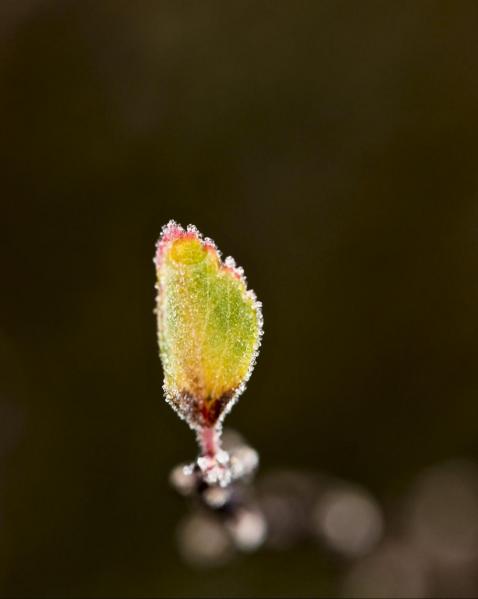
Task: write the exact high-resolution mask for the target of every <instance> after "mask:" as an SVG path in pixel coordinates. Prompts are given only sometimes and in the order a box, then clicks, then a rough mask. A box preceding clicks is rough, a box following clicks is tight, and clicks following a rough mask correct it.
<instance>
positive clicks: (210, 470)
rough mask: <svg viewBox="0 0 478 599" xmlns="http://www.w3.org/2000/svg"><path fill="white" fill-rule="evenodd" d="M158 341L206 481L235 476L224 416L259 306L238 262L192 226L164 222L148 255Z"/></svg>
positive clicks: (257, 323)
mask: <svg viewBox="0 0 478 599" xmlns="http://www.w3.org/2000/svg"><path fill="white" fill-rule="evenodd" d="M155 264H156V271H157V291H158V295H157V309H156V314H157V319H158V341H159V347H160V355H161V360H162V364H163V370H164V392H165V396H166V399H167V401H168V402H169V403H170V404H171V406H172V407H173V408H174V409H175V410H176V412H177V413H178V414H179V416H180V417H181V418H183V419H184V420H186V422H187V423H188V424H189V426H190V427H191V428H192V429H194V430H195V431H196V434H197V439H198V443H199V447H200V452H201V455H200V457H199V458H198V460H197V462H196V469H198V470H199V472H200V473H201V476H202V478H203V480H204V481H205V482H206V483H208V484H218V485H220V486H223V487H225V486H227V485H228V484H229V483H230V482H231V481H232V480H233V479H234V478H237V477H239V476H240V472H241V468H240V467H237V464H236V466H235V467H233V465H232V461H231V459H230V456H229V454H228V453H227V452H226V451H224V450H223V449H221V429H222V421H223V419H224V416H225V415H226V414H227V412H229V410H230V409H231V407H232V406H233V405H234V403H235V402H236V401H237V398H238V397H239V395H240V394H241V393H242V392H243V391H244V388H245V384H246V382H247V380H248V379H249V377H250V375H251V372H252V369H253V367H254V364H255V360H256V357H257V353H258V349H259V345H260V339H261V336H262V314H261V304H260V302H258V301H257V299H256V296H255V294H254V292H253V291H251V290H248V289H247V284H246V279H245V276H244V271H243V269H242V268H240V267H238V266H237V265H236V263H235V261H234V259H233V258H231V257H228V258H226V259H225V260H224V261H222V260H221V254H220V252H219V250H218V249H217V247H216V245H215V244H214V242H213V241H212V240H211V239H209V238H203V237H202V235H201V233H200V232H199V231H198V230H197V229H196V227H194V226H193V225H189V226H188V227H187V228H186V229H183V227H181V225H178V224H177V223H175V222H174V221H170V222H169V223H168V224H167V225H166V226H165V227H163V230H162V233H161V237H160V239H159V241H158V244H157V249H156V257H155Z"/></svg>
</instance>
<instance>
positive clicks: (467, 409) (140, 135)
mask: <svg viewBox="0 0 478 599" xmlns="http://www.w3.org/2000/svg"><path fill="white" fill-rule="evenodd" d="M477 28H478V5H477V3H476V2H473V1H470V2H468V1H465V0H463V1H459V2H452V1H450V2H438V1H437V2H429V1H426V0H423V1H420V2H416V1H412V0H411V1H401V2H379V1H377V2H374V1H366V2H354V1H353V0H349V1H347V2H343V1H325V0H310V1H302V0H299V1H292V0H290V1H269V2H266V1H255V2H249V1H245V0H244V1H233V2H219V1H216V2H209V1H204V2H194V1H186V2H182V1H175V2H165V1H146V0H145V1H143V0H141V1H139V2H125V1H117V0H115V1H113V0H101V1H100V2H97V1H95V2H90V1H84V2H73V1H67V0H63V1H50V0H2V2H1V4H0V56H1V59H0V111H1V138H0V140H1V141H0V155H1V167H0V168H1V171H2V173H1V225H2V226H1V236H0V247H1V251H0V265H1V275H2V286H1V293H0V313H1V315H0V358H1V360H0V363H1V366H0V375H1V376H0V592H1V593H2V594H3V595H9V596H20V595H21V596H39V595H51V596H59V595H62V596H112V595H118V596H135V595H136V596H192V595H203V596H204V595H209V596H213V595H214V596H215V595H233V596H254V595H256V596H268V595H269V596H271V595H276V596H277V595H283V596H287V595H306V596H312V595H314V596H321V595H334V596H336V595H341V594H347V595H348V594H353V593H358V594H360V592H364V593H365V592H371V589H372V591H374V592H376V593H377V594H379V595H382V596H384V595H386V594H387V593H388V594H389V595H393V594H394V593H398V594H400V592H401V593H402V596H404V595H403V593H406V592H410V593H411V595H413V596H428V595H430V594H431V593H432V591H431V590H430V588H431V587H430V586H427V584H428V583H427V581H426V577H425V578H424V576H425V574H423V572H422V571H421V570H420V567H421V566H420V564H422V563H423V562H424V560H425V561H426V559H428V558H426V559H425V557H424V553H423V552H422V550H421V549H420V552H421V553H420V552H419V550H418V549H417V548H416V547H417V546H416V545H414V547H415V548H414V549H413V551H415V553H414V554H413V555H414V556H415V558H413V559H412V558H410V556H409V555H408V554H407V556H405V557H403V555H401V554H400V555H399V556H398V558H397V560H398V561H397V560H396V561H397V563H398V564H399V565H400V564H402V565H403V563H404V561H403V560H405V562H406V560H407V559H408V560H409V561H408V562H406V563H407V564H409V565H410V564H412V565H411V567H412V569H413V568H415V570H417V572H418V574H417V576H418V578H419V584H418V586H417V587H412V590H411V591H410V589H408V587H407V589H405V591H404V589H403V588H401V587H400V581H401V580H403V579H406V578H407V576H405V575H401V574H400V575H396V571H397V567H396V565H395V566H394V565H393V564H392V566H390V564H389V566H390V567H391V568H392V571H393V575H392V574H391V575H388V574H387V572H388V571H387V569H386V568H385V570H384V569H383V567H382V569H380V568H378V566H377V565H376V564H377V563H378V564H379V565H380V564H382V566H383V562H384V560H385V563H387V561H386V560H387V559H389V558H390V551H391V550H390V544H391V543H392V545H393V548H394V549H393V551H395V553H397V551H398V550H397V546H398V545H397V541H390V540H387V539H393V538H400V539H401V541H400V543H399V546H400V547H401V548H402V549H403V547H405V546H406V547H410V543H411V541H410V538H411V537H413V534H412V535H411V536H410V535H409V536H406V534H405V532H404V531H405V530H408V529H407V526H408V524H407V525H403V521H404V519H405V520H406V518H405V516H403V513H404V512H403V510H404V508H403V506H404V505H408V504H409V503H410V501H412V499H410V497H412V496H413V497H415V496H416V493H417V492H418V493H419V491H413V489H417V488H418V489H420V488H422V487H423V484H425V486H426V484H431V485H432V491H430V489H429V493H428V495H429V496H430V497H431V499H430V497H428V495H427V497H428V499H429V500H430V501H431V502H432V503H433V501H434V500H435V499H436V497H437V496H438V498H440V497H441V492H440V491H438V492H437V493H434V492H433V488H434V487H433V484H435V483H436V480H437V477H438V479H439V480H442V482H443V481H445V482H444V486H445V487H446V488H449V487H450V477H451V479H452V480H455V481H458V483H457V484H458V486H460V485H462V487H463V488H465V491H466V492H465V495H466V493H468V495H466V497H467V501H468V503H467V501H465V504H466V506H467V509H468V510H469V511H468V512H466V509H465V508H464V507H463V505H462V504H460V502H459V499H460V497H461V500H463V497H462V495H463V494H462V495H460V493H458V499H456V497H455V495H453V494H452V495H453V497H452V499H451V500H450V501H448V502H445V503H446V506H445V507H446V509H448V508H449V509H454V510H455V512H456V511H459V512H460V513H461V514H463V513H465V515H466V514H468V513H469V520H466V518H465V521H464V522H462V524H461V526H462V528H461V529H460V527H459V526H458V529H457V530H458V532H456V531H455V532H456V534H455V537H453V534H452V535H451V537H450V538H452V537H453V539H455V541H456V540H457V539H458V542H462V541H463V534H465V532H466V531H470V530H471V531H472V533H473V534H472V535H471V536H470V539H468V541H469V543H468V545H466V548H467V551H468V553H466V552H465V553H466V555H465V558H464V561H463V560H462V561H459V560H458V562H459V563H458V562H457V559H458V558H456V555H455V554H453V555H455V558H454V559H455V561H453V560H451V562H450V564H451V565H450V564H448V566H447V568H451V569H453V567H455V566H456V567H457V568H458V572H459V573H460V575H459V576H458V575H456V572H455V570H453V572H455V574H454V575H456V580H457V581H458V582H457V583H456V584H457V585H458V586H456V585H455V586H453V584H454V583H448V582H447V583H446V584H448V585H449V586H448V587H447V586H446V584H445V583H444V584H445V586H443V589H448V590H447V593H448V594H450V593H451V594H452V593H456V594H458V595H461V596H463V595H464V594H466V593H467V592H468V593H470V594H471V595H473V593H475V592H477V591H476V589H477V588H478V587H477V585H476V584H475V583H476V580H475V581H473V576H474V577H475V578H476V570H475V574H473V573H472V572H473V570H472V569H470V570H469V571H468V570H466V571H465V570H463V568H466V567H468V566H469V565H470V563H474V564H476V561H473V560H476V559H477V555H478V551H477V545H478V530H477V522H478V511H477V510H478V508H477V506H478V498H477V497H478V495H477V494H476V493H475V491H476V489H475V483H476V481H477V480H478V478H477V475H476V472H475V470H474V468H475V466H474V463H475V460H477V459H478V374H477V368H476V361H477V357H478V354H477V350H478V277H477V272H478V176H477V160H478V110H477V106H478V36H477V30H478V29H477ZM170 218H174V219H176V220H177V221H179V222H181V223H182V224H183V225H187V224H188V223H194V224H196V225H197V226H198V227H199V229H200V230H201V231H202V232H203V233H204V234H206V235H208V236H211V237H212V238H213V239H214V240H215V241H216V242H217V244H218V245H219V247H220V248H221V249H222V250H223V252H224V253H225V254H226V255H227V254H232V255H233V256H234V257H235V258H236V260H237V261H238V263H239V264H241V265H242V266H244V268H245V270H246V274H247V275H248V279H249V283H250V286H251V287H252V288H254V290H255V291H256V292H257V295H258V297H259V299H261V300H262V301H263V303H264V318H265V336H264V342H263V348H262V352H261V355H260V357H259V360H258V364H257V367H256V370H255V372H254V374H253V376H252V378H251V380H250V382H249V385H248V389H247V391H246V393H245V394H244V396H243V397H242V399H241V401H240V402H239V403H238V405H237V406H236V407H235V409H234V410H233V412H232V413H231V414H230V415H229V417H228V419H227V424H228V425H230V426H233V427H234V428H235V429H237V430H239V431H241V433H242V434H244V435H245V436H246V438H247V439H248V441H249V442H250V443H251V444H252V445H253V446H254V447H255V448H257V450H258V451H259V453H260V457H261V472H267V471H272V470H274V469H276V470H277V469H284V468H285V469H289V470H294V471H299V470H300V471H301V472H309V473H325V474H326V475H328V476H332V477H336V478H337V479H340V480H346V481H349V482H350V483H351V484H354V485H358V486H359V487H360V488H361V489H364V490H366V492H367V493H369V494H370V496H373V497H374V498H375V499H374V501H376V504H377V506H380V510H381V513H382V514H383V515H382V517H383V519H384V523H385V524H384V532H383V538H382V539H381V540H380V541H377V546H376V547H374V548H373V549H371V550H370V551H371V553H370V554H368V555H367V556H366V557H363V558H360V560H362V561H360V560H359V561H350V560H346V559H345V560H344V559H342V558H340V557H339V556H337V555H335V554H331V553H328V552H327V551H326V550H324V549H323V548H321V547H319V546H318V544H314V543H313V542H308V543H304V544H297V545H294V546H293V547H289V548H286V549H282V550H280V551H277V550H272V549H268V548H267V547H266V548H265V549H262V550H260V551H258V552H256V553H254V554H251V555H242V556H239V557H237V558H236V559H234V560H231V561H230V562H228V563H227V564H225V565H221V566H220V567H219V566H218V567H214V564H212V565H211V567H208V568H206V569H205V568H203V567H198V566H197V565H194V564H190V563H188V562H187V561H184V559H183V558H182V557H181V554H180V552H179V551H178V548H177V545H176V540H175V539H176V532H175V531H176V525H177V523H178V522H179V521H180V520H181V518H182V517H183V515H184V513H185V512H186V511H187V506H186V504H185V503H183V502H182V501H181V500H180V499H179V498H178V497H177V496H176V495H175V494H174V492H173V491H172V490H171V489H170V487H169V484H168V474H169V471H170V469H171V468H172V467H173V466H174V465H175V464H177V463H178V462H180V461H183V460H186V461H187V460H189V459H192V458H194V456H195V453H196V447H195V440H194V435H193V434H192V433H191V431H190V430H189V429H188V428H187V426H185V424H184V423H183V422H181V421H180V420H179V419H178V418H177V416H176V415H175V414H174V413H173V411H172V410H171V409H170V408H169V407H168V406H167V405H166V403H165V402H164V400H163V398H162V390H161V385H162V371H161V366H160V362H159V359H158V351H157V345H156V329H155V326H156V325H155V320H154V315H153V307H154V283H155V273H154V268H153V263H152V258H153V253H154V244H155V242H156V239H157V237H158V235H159V232H160V229H161V226H162V225H163V224H164V223H166V222H167V221H168V220H169V219H170ZM450 460H451V461H450ZM456 460H458V461H456ZM443 464H444V465H443ZM450 464H451V465H450ZM430 468H432V470H430ZM440 468H443V469H444V471H443V472H442V471H441V470H440ZM437 469H438V470H437ZM430 472H432V474H431V475H430ZM437 472H438V475H437ZM424 473H425V474H424ZM427 473H428V474H427ZM440 473H441V474H440ZM430 476H431V479H433V480H432V483H433V484H432V483H430ZM440 476H441V477H442V478H441V479H440ZM433 477H435V478H433ZM447 477H448V478H447ZM427 481H428V483H427ZM437 484H438V483H437ZM417 485H418V487H417ZM420 485H422V487H420ZM451 486H453V485H451ZM427 488H428V487H427ZM460 488H461V487H460ZM414 493H415V495H414ZM425 495H426V493H425ZM407 498H408V499H407ZM465 499H466V498H465ZM457 502H458V503H457ZM425 504H426V502H425ZM426 505H428V504H426ZM450 506H451V507H450ZM444 509H445V508H444ZM405 511H406V510H405ZM415 512H417V510H415ZM415 512H414V513H415ZM422 512H423V513H424V514H425V516H426V514H427V513H429V510H427V509H425V508H424V509H422ZM422 512H420V510H418V512H417V513H419V514H420V513H422ZM445 512H446V510H445ZM407 513H408V512H407ZM417 517H418V516H417ZM437 518H438V521H439V523H441V524H443V520H446V522H449V521H450V518H449V517H448V516H447V515H446V514H445V517H442V516H438V517H437ZM412 520H413V518H412ZM415 520H416V518H415ZM415 520H413V521H414V522H415ZM397 523H398V524H397ZM399 523H401V524H399ZM400 527H401V528H400ZM470 527H471V528H470ZM473 527H474V528H473ZM395 530H398V531H399V532H397V533H396V532H394V531H395ZM460 531H461V532H462V533H463V534H461V533H460ZM407 534H408V533H407ZM410 534H411V533H410ZM438 534H440V533H438ZM466 534H468V533H466ZM470 534H471V533H469V535H470ZM387 535H388V536H387ZM393 535H396V537H394V536H393ZM397 535H398V536H397ZM405 537H406V539H408V540H407V541H406V542H405V541H403V539H404V538H405ZM445 537H446V535H445ZM445 537H444V538H445ZM413 538H415V537H413ZM450 538H448V537H446V539H448V540H447V541H446V543H448V544H449V542H450V543H451V542H452V541H450ZM453 539H452V540H453ZM420 547H421V545H420ZM402 549H400V551H402ZM462 549H463V548H462ZM393 551H392V553H393ZM403 551H405V549H403ZM410 551H411V550H410ZM380 552H382V553H380ZM417 552H419V553H420V554H419V555H418V554H417ZM445 553H446V552H445ZM462 553H463V552H462ZM393 555H395V554H393ZM417 555H418V557H416V556H417ZM460 555H461V557H463V555H462V554H460ZM384 556H385V557H384ZM390 559H391V560H392V562H393V559H395V558H393V559H392V558H390ZM390 559H389V561H390ZM430 559H431V558H430ZM433 559H434V558H433ZM364 560H365V561H364ZM373 560H375V562H374V561H373ZM380 560H382V561H380ZM400 560H401V561H400ZM432 561H433V560H432ZM428 563H429V562H426V564H428ZM447 563H448V562H447ZM457 563H458V565H457ZM370 564H372V565H370ZM374 564H375V567H376V570H375V571H374V570H373V567H372V566H373V565H374ZM467 565H468V566H467ZM367 567H368V568H369V570H367ZM377 568H378V570H377ZM370 569H371V570H370ZM402 570H403V569H402ZM402 570H400V567H399V566H398V572H402ZM370 571H371V572H372V574H370ZM376 571H378V572H379V573H380V576H382V579H383V580H385V582H384V583H383V584H384V585H385V586H384V587H383V585H382V587H380V580H382V579H381V578H380V576H378V577H377V576H376V575H375V574H374V572H376ZM404 571H405V572H407V570H406V568H405V570H404ZM423 571H424V572H427V571H428V570H427V567H425V566H424V568H423ZM439 571H441V572H442V573H443V572H444V571H445V570H444V569H443V568H441V569H440V568H439ZM447 571H448V570H447ZM364 572H365V574H364ZM367 576H368V579H367ZM420 576H421V578H420ZM369 579H370V580H371V581H372V582H370V580H369ZM377 580H378V581H379V583H378V584H379V586H378V587H377V588H375V587H373V584H376V583H377ZM383 580H382V582H383ZM390 580H392V582H393V580H395V583H396V584H398V587H396V586H393V584H392V587H390ZM408 580H409V581H410V580H411V578H410V576H408ZM364 581H365V582H364ZM367 581H368V582H367ZM367 584H372V587H367ZM387 584H388V586H387ZM361 585H362V586H361ZM363 585H365V586H363ZM420 585H421V586H420ZM450 585H451V586H450ZM460 585H461V586H460ZM464 585H465V586H464ZM390 588H391V590H390ZM440 588H442V587H440ZM363 589H365V590H363ZM384 589H385V590H384ZM397 589H398V590H397ZM412 591H413V592H412ZM442 592H445V591H443V590H442ZM475 596H476V595H475Z"/></svg>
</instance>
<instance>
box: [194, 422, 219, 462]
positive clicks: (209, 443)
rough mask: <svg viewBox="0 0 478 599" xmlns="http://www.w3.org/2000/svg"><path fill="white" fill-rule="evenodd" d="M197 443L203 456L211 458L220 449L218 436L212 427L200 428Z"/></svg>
mask: <svg viewBox="0 0 478 599" xmlns="http://www.w3.org/2000/svg"><path fill="white" fill-rule="evenodd" d="M198 441H199V446H200V448H201V452H202V454H203V455H207V456H209V457H212V458H213V457H214V456H215V455H216V454H217V452H218V451H219V449H220V442H219V434H218V432H217V430H216V428H215V427H214V426H211V427H204V428H202V429H201V430H200V431H199V432H198Z"/></svg>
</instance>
